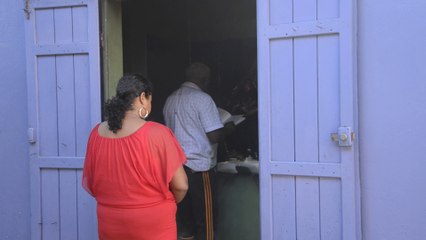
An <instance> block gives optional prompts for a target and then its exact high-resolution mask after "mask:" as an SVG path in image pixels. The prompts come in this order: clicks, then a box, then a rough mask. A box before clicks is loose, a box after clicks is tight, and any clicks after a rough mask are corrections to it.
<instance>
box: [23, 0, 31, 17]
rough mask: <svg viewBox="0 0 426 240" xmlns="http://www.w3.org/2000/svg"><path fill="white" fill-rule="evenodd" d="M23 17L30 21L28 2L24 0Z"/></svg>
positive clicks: (28, 0)
mask: <svg viewBox="0 0 426 240" xmlns="http://www.w3.org/2000/svg"><path fill="white" fill-rule="evenodd" d="M24 12H25V15H26V16H27V20H30V14H31V10H30V0H25V8H24Z"/></svg>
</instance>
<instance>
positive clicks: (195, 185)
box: [163, 63, 235, 240]
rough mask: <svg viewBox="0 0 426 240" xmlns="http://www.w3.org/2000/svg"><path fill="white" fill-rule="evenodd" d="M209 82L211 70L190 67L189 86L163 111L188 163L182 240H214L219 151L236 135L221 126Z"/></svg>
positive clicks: (180, 215) (181, 210)
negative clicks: (187, 187)
mask: <svg viewBox="0 0 426 240" xmlns="http://www.w3.org/2000/svg"><path fill="white" fill-rule="evenodd" d="M209 80H210V69H209V68H208V67H207V66H206V65H204V64H202V63H193V64H191V65H190V66H189V67H188V69H187V70H186V82H184V83H183V84H182V85H181V87H180V88H179V89H177V90H176V91H174V92H173V93H172V94H171V95H170V96H169V97H168V98H167V101H166V103H165V105H164V108H163V115H164V119H165V122H166V125H167V126H168V127H169V128H170V129H172V131H173V132H174V134H175V135H176V138H177V139H178V141H179V143H180V144H181V146H182V148H183V150H184V152H185V154H186V157H187V159H188V161H187V163H186V166H185V171H186V173H187V175H188V181H189V191H188V193H187V195H186V197H185V199H184V200H183V201H182V202H181V203H180V204H179V205H178V231H179V233H180V234H182V235H181V236H179V237H180V239H191V238H190V237H192V236H195V237H196V239H197V240H204V239H206V240H213V239H215V236H214V231H215V229H216V224H215V216H216V212H217V210H216V209H217V207H216V199H215V198H216V196H215V195H216V194H215V192H216V171H215V169H214V167H215V166H216V162H217V159H216V147H217V143H218V142H220V141H222V140H223V139H224V137H225V136H227V135H229V134H230V133H231V132H232V131H234V129H235V125H234V124H233V123H229V124H226V125H225V126H224V125H223V124H222V122H221V120H220V116H219V112H218V110H217V107H216V104H215V103H214V101H213V99H212V98H211V97H210V95H208V94H207V93H206V92H205V91H206V89H207V85H208V83H209ZM184 235H185V236H184ZM185 237H188V238H185Z"/></svg>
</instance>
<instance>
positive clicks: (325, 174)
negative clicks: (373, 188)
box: [257, 0, 361, 240]
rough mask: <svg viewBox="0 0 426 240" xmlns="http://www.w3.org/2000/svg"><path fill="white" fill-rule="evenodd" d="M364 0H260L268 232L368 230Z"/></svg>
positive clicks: (276, 235) (304, 238)
mask: <svg viewBox="0 0 426 240" xmlns="http://www.w3.org/2000/svg"><path fill="white" fill-rule="evenodd" d="M355 3H356V1H355V0H325V1H317V0H305V1H293V0H269V1H263V0H258V1H257V8H258V10H257V13H258V62H259V64H258V65H259V79H258V81H259V83H258V84H259V121H260V122H259V126H260V127H259V138H260V139H259V142H260V191H261V192H260V197H261V236H262V240H267V239H286V240H287V239H289V240H291V239H293V240H296V239H297V240H316V239H317V240H319V239H327V240H342V239H344V240H349V239H350V240H352V239H361V236H360V216H359V212H360V208H359V204H360V203H359V199H360V198H359V194H358V187H359V185H358V180H359V178H358V166H357V163H358V157H357V144H356V141H354V142H352V140H353V139H352V137H353V136H354V135H353V133H354V132H356V129H357V126H356V124H357V122H356V99H355V98H356V87H355V86H356V72H355V71H356V66H355V65H356V47H355V29H356V26H355V23H356V21H355V16H356V15H355V13H356V4H355ZM335 132H336V133H338V134H335V135H333V133H335ZM334 140H336V141H334Z"/></svg>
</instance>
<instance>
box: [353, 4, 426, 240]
mask: <svg viewBox="0 0 426 240" xmlns="http://www.w3.org/2000/svg"><path fill="white" fill-rule="evenodd" d="M358 7H359V9H358V13H359V16H358V23H359V38H358V39H359V42H358V44H359V50H358V54H359V55H358V57H359V58H358V65H359V71H358V73H359V109H360V133H359V141H360V159H361V185H362V186H361V187H362V216H363V217H362V220H363V236H364V239H366V240H382V239H383V240H388V239H395V240H396V239H410V240H421V239H425V237H426V228H425V226H426V187H425V183H426V139H425V136H426V20H425V16H426V1H424V0H394V1H388V0H375V1H370V0H359V1H358Z"/></svg>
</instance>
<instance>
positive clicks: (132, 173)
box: [83, 122, 186, 240]
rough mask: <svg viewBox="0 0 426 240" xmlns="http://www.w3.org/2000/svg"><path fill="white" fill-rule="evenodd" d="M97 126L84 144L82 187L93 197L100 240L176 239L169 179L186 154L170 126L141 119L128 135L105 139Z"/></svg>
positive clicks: (174, 202) (173, 205) (174, 212)
mask: <svg viewBox="0 0 426 240" xmlns="http://www.w3.org/2000/svg"><path fill="white" fill-rule="evenodd" d="M98 128H99V125H98V126H96V127H95V128H94V129H93V130H92V133H91V134H90V138H89V141H88V144H87V153H86V160H85V163H84V170H83V187H84V188H85V189H86V190H87V191H88V192H89V193H91V194H92V195H93V196H94V197H95V198H96V201H97V214H98V232H99V239H107V240H110V239H117V240H118V239H119V240H143V239H150V240H151V239H159V240H169V239H176V236H177V233H176V201H175V198H174V196H173V194H172V192H171V191H170V189H169V183H170V181H171V179H172V177H173V175H174V173H175V172H176V170H177V169H178V168H179V167H180V166H182V164H184V163H185V161H186V157H185V154H184V152H183V150H182V148H181V147H180V145H179V143H178V142H177V140H176V138H175V137H174V135H173V133H172V132H171V130H170V129H168V128H167V127H165V126H163V125H161V124H159V123H155V122H146V123H145V124H144V125H143V126H142V127H140V128H139V129H138V130H137V131H136V132H134V133H133V134H131V135H129V136H126V137H122V138H106V137H102V136H100V135H99V133H98Z"/></svg>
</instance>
